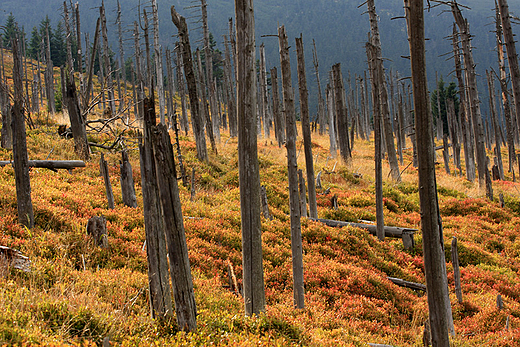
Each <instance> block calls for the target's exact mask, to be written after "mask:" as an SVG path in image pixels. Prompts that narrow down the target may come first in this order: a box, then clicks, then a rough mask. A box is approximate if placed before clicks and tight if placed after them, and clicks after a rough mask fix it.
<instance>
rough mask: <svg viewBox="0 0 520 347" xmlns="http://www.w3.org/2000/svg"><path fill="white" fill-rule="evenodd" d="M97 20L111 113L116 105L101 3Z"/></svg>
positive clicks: (102, 2)
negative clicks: (101, 39) (99, 21)
mask: <svg viewBox="0 0 520 347" xmlns="http://www.w3.org/2000/svg"><path fill="white" fill-rule="evenodd" d="M99 18H101V34H102V36H103V65H104V71H105V75H106V82H107V95H108V104H109V105H110V109H111V110H112V112H115V110H116V103H115V97H114V83H113V82H112V79H113V76H112V66H111V64H110V51H109V46H108V33H107V18H106V16H105V3H104V1H101V7H100V8H99Z"/></svg>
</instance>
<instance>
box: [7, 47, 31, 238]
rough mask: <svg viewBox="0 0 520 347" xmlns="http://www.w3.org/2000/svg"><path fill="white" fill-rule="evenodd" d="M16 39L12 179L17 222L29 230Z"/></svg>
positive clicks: (12, 112)
mask: <svg viewBox="0 0 520 347" xmlns="http://www.w3.org/2000/svg"><path fill="white" fill-rule="evenodd" d="M19 44H20V43H19V41H18V38H14V39H13V40H12V41H11V46H12V49H13V84H14V103H13V106H12V107H11V116H12V124H11V125H12V131H13V159H14V178H15V183H16V201H17V207H18V222H19V223H20V224H22V225H24V226H26V227H27V228H29V229H32V228H33V227H34V213H33V205H32V199H31V179H30V177H29V165H28V161H29V158H28V156H27V142H26V133H25V115H24V107H23V85H22V78H23V72H22V56H21V54H20V49H19Z"/></svg>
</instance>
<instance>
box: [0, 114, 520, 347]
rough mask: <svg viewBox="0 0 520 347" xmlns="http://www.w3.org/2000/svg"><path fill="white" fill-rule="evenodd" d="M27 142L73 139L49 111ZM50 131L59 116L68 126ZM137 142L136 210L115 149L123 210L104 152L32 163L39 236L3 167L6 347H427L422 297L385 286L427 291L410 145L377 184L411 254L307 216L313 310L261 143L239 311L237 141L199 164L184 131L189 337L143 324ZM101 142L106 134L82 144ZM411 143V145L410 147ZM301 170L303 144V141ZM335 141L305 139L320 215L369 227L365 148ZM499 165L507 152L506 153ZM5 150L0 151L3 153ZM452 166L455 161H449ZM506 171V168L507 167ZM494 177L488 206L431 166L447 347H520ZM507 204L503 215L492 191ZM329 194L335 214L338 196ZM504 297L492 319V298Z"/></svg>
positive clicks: (58, 148) (506, 189)
mask: <svg viewBox="0 0 520 347" xmlns="http://www.w3.org/2000/svg"><path fill="white" fill-rule="evenodd" d="M33 118H34V120H35V123H36V127H35V128H34V129H28V137H27V144H28V149H29V157H30V158H31V159H55V160H63V159H77V158H76V157H75V155H74V150H73V141H72V140H66V139H62V138H60V137H59V136H58V135H57V133H56V127H57V126H56V124H57V123H56V121H55V120H53V119H52V118H51V119H50V120H48V119H49V117H48V115H47V114H46V113H45V112H43V113H41V114H40V115H37V116H34V117H33ZM57 122H59V123H62V122H63V118H62V119H60V120H58V121H57ZM134 136H135V134H133V133H132V134H129V135H128V136H127V138H126V139H125V141H126V142H125V143H126V145H127V148H128V150H129V154H130V161H131V164H132V167H133V169H134V171H133V175H134V181H135V183H136V192H137V201H138V207H137V208H129V207H125V206H124V205H123V203H122V198H121V189H120V182H119V160H120V153H119V152H118V151H117V150H116V151H112V152H110V151H104V150H103V151H104V154H105V158H106V159H107V161H108V167H109V174H110V177H111V183H112V187H113V190H114V195H115V200H116V201H115V202H116V208H115V209H113V210H110V209H108V207H107V202H106V197H105V190H104V189H105V188H104V183H103V179H102V178H101V177H100V175H99V166H98V159H99V153H100V151H99V150H97V149H95V148H94V152H93V158H92V160H91V161H90V162H88V163H87V166H86V167H85V168H78V169H75V170H74V171H73V172H72V173H68V172H67V171H65V170H60V171H58V172H52V171H49V170H46V169H31V171H30V176H31V186H32V200H33V205H34V214H35V224H36V225H35V227H34V228H33V229H30V230H29V229H27V228H24V227H21V226H20V225H18V223H17V209H16V206H17V204H16V192H15V183H14V172H13V169H12V167H10V166H6V167H2V168H0V244H1V245H4V246H8V247H11V248H14V249H17V250H19V251H21V252H22V253H23V254H24V255H26V256H28V257H29V258H30V260H31V271H30V272H22V271H20V270H15V269H5V268H4V269H3V270H2V272H1V276H0V341H1V342H2V343H5V344H26V345H32V344H40V345H55V346H61V345H70V344H74V345H99V344H101V343H102V342H103V340H104V339H109V340H110V341H111V342H112V343H114V344H117V345H123V346H135V345H147V346H148V345H154V344H156V345H169V346H186V345H187V346H206V345H233V346H251V345H261V346H262V345H263V346H293V345H304V346H366V345H367V343H380V344H390V345H394V346H418V345H421V344H422V333H423V328H424V322H425V320H426V319H427V302H426V296H425V295H424V294H423V293H421V292H414V291H413V290H411V289H406V288H401V287H398V286H396V285H394V284H393V283H392V282H390V281H389V280H388V279H387V277H388V276H391V277H398V278H402V279H404V280H408V281H413V282H419V283H425V278H424V263H423V259H422V237H421V234H420V208H419V188H418V178H417V170H416V168H414V167H413V165H409V164H410V163H411V161H412V153H411V149H406V150H405V153H404V160H403V165H401V166H400V169H401V170H402V178H403V180H402V182H401V183H396V182H393V181H391V180H390V177H389V168H388V165H387V164H386V162H384V165H383V170H384V171H383V177H384V178H385V183H384V188H383V195H384V206H385V207H384V208H385V210H384V214H385V223H386V224H387V225H393V226H401V227H407V228H415V229H419V230H418V232H417V233H416V234H415V241H416V246H415V248H414V249H413V250H405V249H404V248H403V245H402V243H401V241H400V240H396V239H388V238H387V239H386V240H385V241H384V242H379V241H378V240H377V239H376V238H375V237H374V236H371V235H370V234H368V233H367V232H366V231H364V230H361V229H356V228H353V227H348V228H340V229H338V228H330V227H327V226H325V225H323V224H320V223H317V222H313V221H310V220H308V219H306V218H303V219H302V238H303V252H304V256H303V261H304V271H305V301H306V302H305V304H306V308H305V309H303V310H297V309H295V308H294V307H293V294H292V277H291V276H292V275H291V272H292V270H291V269H292V265H291V240H290V234H291V232H290V221H289V201H288V183H287V166H286V152H285V148H283V147H282V148H280V147H278V145H277V143H276V141H275V139H274V138H269V139H265V138H259V140H258V153H259V162H260V177H261V184H262V185H264V186H265V187H266V191H267V197H268V201H269V208H270V213H271V215H272V216H273V218H272V220H267V219H263V220H262V238H263V255H264V272H265V288H266V296H267V308H266V311H265V313H262V314H261V315H260V316H254V317H245V316H244V310H243V302H242V298H241V297H240V296H239V295H238V296H237V295H236V294H235V293H233V292H232V291H230V290H229V274H228V264H229V263H231V264H232V267H233V270H234V272H235V274H236V275H237V279H238V283H239V284H240V283H241V277H242V263H241V230H240V196H239V188H238V159H237V139H236V138H229V134H228V133H227V132H223V133H222V139H221V142H220V143H219V144H218V155H215V154H214V153H210V159H209V162H208V163H201V162H199V161H198V160H197V159H196V150H195V144H194V142H193V140H192V137H191V133H190V134H189V136H181V138H180V143H181V147H182V148H181V149H182V151H183V156H184V159H185V166H186V171H187V172H188V173H191V170H192V168H194V169H195V186H194V189H195V198H194V200H193V201H192V200H191V188H190V187H184V186H182V184H180V185H179V189H180V198H181V203H182V206H183V215H184V217H185V219H184V225H185V228H186V237H187V243H188V252H189V257H190V262H191V269H192V274H193V277H194V285H195V295H196V302H197V309H198V318H197V319H198V320H197V326H198V328H197V331H196V332H194V333H185V332H182V331H179V329H178V327H177V326H176V323H175V320H172V321H168V322H164V321H163V322H157V321H154V320H152V319H151V318H150V312H149V310H150V309H149V302H148V279H147V261H146V251H145V248H144V247H145V245H144V240H145V230H144V221H143V208H142V194H141V188H140V187H141V177H140V174H139V153H138V150H137V148H136V145H135V143H136V138H135V137H134ZM91 137H92V140H93V141H97V142H99V143H104V142H106V141H108V140H110V138H107V137H103V136H101V135H91ZM409 147H411V146H409ZM297 148H298V163H299V166H300V167H302V168H304V167H305V163H304V153H303V143H302V140H301V139H300V138H299V139H298V141H297ZM328 148H329V146H328V138H326V137H324V136H320V135H319V134H317V133H314V134H313V155H314V159H315V162H314V164H315V170H316V171H315V173H316V174H317V173H318V172H321V181H322V188H321V189H318V196H317V201H318V215H319V217H320V218H329V219H336V220H342V221H354V222H358V221H360V220H362V221H364V222H368V221H374V220H375V201H374V196H375V193H374V189H375V188H374V173H373V170H374V163H373V151H374V144H373V142H368V141H363V140H360V139H356V140H355V145H354V149H353V160H352V162H351V163H349V164H348V165H345V164H344V163H343V162H342V161H341V160H340V159H339V157H332V156H331V154H330V153H329V150H328ZM503 157H504V158H507V155H505V154H504V155H503ZM10 158H11V152H10V151H8V150H5V149H0V160H9V159H10ZM439 158H440V157H439ZM451 169H452V172H453V171H454V168H453V167H452V168H451ZM506 176H507V174H506ZM507 179H508V181H504V182H497V181H495V182H494V191H495V200H494V201H488V200H486V198H485V194H484V192H483V191H481V190H480V189H479V188H478V183H476V182H469V181H467V180H466V179H465V178H464V177H461V176H458V175H456V174H454V173H452V174H450V175H448V174H446V173H445V170H444V167H443V163H440V164H439V165H438V166H437V182H438V191H439V203H440V211H441V216H442V221H443V231H444V243H445V250H446V259H447V269H448V281H449V285H450V298H451V302H452V307H453V316H454V321H455V330H456V336H455V337H453V338H452V344H453V345H454V346H482V345H487V346H514V345H515V343H516V342H515V341H518V340H519V339H520V281H519V280H518V278H519V271H520V262H519V259H520V237H519V236H520V184H518V183H513V182H511V179H512V177H509V176H507ZM499 193H502V194H503V195H504V202H505V206H504V207H503V208H502V207H500V203H499V201H498V195H499ZM334 195H336V196H337V198H338V205H339V206H338V209H337V210H335V209H332V205H331V198H332V196H334ZM98 215H103V216H105V217H106V219H107V229H108V243H109V247H108V248H107V249H102V248H99V247H96V246H95V245H94V244H93V242H92V240H91V239H90V238H89V237H88V236H87V235H86V223H87V221H88V219H89V218H90V217H92V216H98ZM452 237H457V239H458V245H459V259H460V265H461V275H462V292H463V302H462V303H458V302H457V299H456V297H455V294H454V287H453V283H454V282H453V273H452V269H453V266H452V264H451V240H452ZM498 294H500V295H501V297H502V299H503V301H504V308H503V309H502V310H499V309H498V308H497V304H496V298H497V295H498Z"/></svg>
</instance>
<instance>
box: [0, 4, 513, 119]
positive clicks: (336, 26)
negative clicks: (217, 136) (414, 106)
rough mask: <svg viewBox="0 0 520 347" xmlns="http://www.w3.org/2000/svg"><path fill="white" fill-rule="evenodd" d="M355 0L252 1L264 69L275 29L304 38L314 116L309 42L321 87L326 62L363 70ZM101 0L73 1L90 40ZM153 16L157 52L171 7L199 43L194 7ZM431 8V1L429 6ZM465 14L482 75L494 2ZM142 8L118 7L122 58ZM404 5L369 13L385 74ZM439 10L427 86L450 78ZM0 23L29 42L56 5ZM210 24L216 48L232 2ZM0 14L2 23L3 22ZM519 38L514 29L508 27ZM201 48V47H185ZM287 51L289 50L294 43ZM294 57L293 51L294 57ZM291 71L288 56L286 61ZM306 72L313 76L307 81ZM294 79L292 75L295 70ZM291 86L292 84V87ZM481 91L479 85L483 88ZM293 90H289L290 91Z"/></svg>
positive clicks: (401, 28) (361, 18) (401, 50)
mask: <svg viewBox="0 0 520 347" xmlns="http://www.w3.org/2000/svg"><path fill="white" fill-rule="evenodd" d="M362 2H363V1H362V0H332V1H331V0H257V1H255V17H256V35H257V45H260V43H261V42H264V43H265V46H266V54H267V64H268V67H270V66H273V65H278V64H279V56H278V41H277V39H276V38H275V37H270V36H267V37H262V36H263V35H273V34H276V32H277V26H278V25H279V24H280V25H281V24H284V25H285V26H286V28H287V33H288V35H289V38H290V44H293V42H294V41H293V40H294V37H297V36H299V35H300V33H302V34H303V39H304V45H305V50H306V63H307V69H308V74H309V75H308V77H307V79H308V83H309V90H310V96H311V105H312V106H311V107H313V108H311V112H315V105H316V104H317V102H316V95H315V91H316V87H315V84H316V83H315V79H314V75H313V74H312V73H313V67H312V39H314V40H315V41H316V47H317V51H318V57H319V59H320V76H321V78H322V83H325V82H326V79H327V71H328V70H329V69H330V67H331V66H332V64H334V63H337V62H341V64H342V70H343V73H344V75H345V76H348V72H351V74H352V75H354V74H362V73H363V71H364V70H365V68H366V58H365V48H364V44H365V41H366V40H367V33H368V31H369V26H368V16H367V15H366V14H364V12H365V11H366V5H365V6H363V7H361V8H358V6H359V5H360V4H361V3H362ZM100 3H101V1H100V0H83V1H80V2H79V6H80V10H81V19H82V23H81V28H82V31H83V32H89V33H90V34H91V37H92V33H93V31H94V27H95V22H96V19H97V17H98V16H99V10H98V7H99V5H100ZM509 3H510V4H509V5H510V7H511V9H510V10H511V12H512V13H516V14H520V2H518V1H510V2H509ZM158 4H159V11H160V35H161V42H162V45H163V47H170V48H171V47H172V46H173V44H174V42H175V40H176V38H175V35H176V33H177V30H176V29H175V27H174V26H173V24H172V22H171V17H170V6H171V5H175V7H176V9H177V10H178V11H179V12H180V13H181V14H182V15H184V16H185V17H187V18H188V19H189V27H190V33H191V35H192V40H193V42H195V40H198V38H199V37H200V36H201V32H202V30H201V28H200V27H201V24H200V22H199V19H200V8H199V7H194V6H195V5H198V4H199V2H198V1H181V0H170V1H164V0H158ZM432 4H433V2H432ZM468 5H469V6H471V7H472V8H471V10H465V11H464V13H465V16H466V17H467V18H468V21H469V23H470V28H471V31H472V34H473V35H474V37H475V38H474V41H473V45H474V47H475V49H474V55H475V62H476V64H477V71H478V72H479V73H480V75H484V70H485V69H489V68H490V67H495V66H496V53H495V51H494V46H495V38H494V33H493V30H494V25H493V16H494V12H493V11H492V8H493V6H494V3H493V1H489V0H472V1H468ZM105 6H106V8H107V17H108V22H109V23H108V26H109V37H110V40H111V42H113V50H114V51H115V52H117V51H118V49H117V46H116V42H117V41H116V40H117V27H116V26H115V18H116V8H117V1H116V0H106V1H105ZM143 6H148V9H149V3H147V2H145V1H139V0H125V1H121V7H122V12H123V16H122V20H123V26H124V28H125V29H126V30H125V33H124V35H125V45H126V47H125V56H126V57H127V58H128V57H131V55H132V53H133V40H132V36H131V31H130V29H131V28H133V23H134V21H135V20H138V16H137V13H138V11H139V9H141V12H142V9H143ZM402 7H403V2H402V1H401V0H384V1H382V0H379V1H376V8H377V11H378V14H379V16H380V29H381V40H382V42H383V55H384V56H385V57H386V58H387V59H388V61H387V62H386V63H385V66H386V68H387V69H388V70H390V69H392V70H393V71H399V72H400V73H401V75H403V76H408V74H409V62H408V60H407V59H405V58H403V57H402V56H407V55H408V42H407V36H406V28H405V22H404V19H401V18H396V19H392V18H395V17H401V16H402V15H403V13H404V10H403V8H402ZM443 10H447V8H446V7H436V8H433V9H431V10H429V11H427V13H426V15H425V18H426V36H427V37H428V38H429V41H428V43H427V57H428V72H429V79H430V85H431V86H432V87H433V86H434V80H435V72H438V73H439V75H441V76H443V77H444V80H447V81H449V80H451V78H452V77H451V76H448V75H449V74H450V72H451V71H452V70H453V63H452V61H451V60H447V58H449V55H447V56H443V54H445V53H448V52H450V51H451V46H450V43H449V42H448V41H447V40H446V37H447V36H448V35H451V31H452V22H453V17H452V15H451V13H449V12H447V13H442V12H443ZM0 11H1V12H0V14H1V15H0V23H2V24H3V23H5V21H6V19H7V17H8V15H9V13H11V12H12V13H13V15H14V16H15V18H16V20H17V22H18V23H19V24H20V26H23V27H24V29H25V32H26V33H27V34H26V36H27V38H28V39H29V38H30V33H31V31H32V29H33V27H35V26H36V27H38V26H39V24H40V22H41V21H42V20H43V19H44V18H45V16H46V15H48V16H49V19H50V20H51V25H52V26H53V28H55V27H56V26H57V23H58V22H59V21H61V20H62V13H63V2H61V1H58V0H46V1H44V0H24V1H18V0H16V1H0ZM208 13H209V26H210V31H211V32H212V33H213V36H214V38H215V40H216V41H217V43H218V45H219V46H220V47H222V43H221V42H222V35H224V34H227V32H228V19H229V18H230V17H233V16H234V2H233V1H232V0H208ZM2 16H3V18H2ZM513 30H514V31H515V32H516V33H518V32H519V31H520V26H514V27H513ZM196 45H201V42H200V41H197V44H192V46H194V47H195V46H196ZM293 45H294V44H293ZM293 53H294V52H293ZM291 58H292V62H293V65H294V67H295V66H296V59H295V56H293V57H291ZM311 74H312V75H311ZM293 75H294V76H295V75H296V73H295V70H294V73H293ZM294 85H295V84H294ZM482 85H483V84H482ZM295 86H296V85H295ZM480 89H481V90H480V94H481V95H482V96H483V97H482V101H483V103H485V97H484V95H486V94H487V93H485V90H484V87H483V86H482V87H481V88H480Z"/></svg>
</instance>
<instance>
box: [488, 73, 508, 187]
mask: <svg viewBox="0 0 520 347" xmlns="http://www.w3.org/2000/svg"><path fill="white" fill-rule="evenodd" d="M486 75H487V80H488V89H489V110H490V113H491V121H492V122H493V128H494V129H495V156H496V158H497V159H498V172H499V176H500V179H501V180H502V181H503V180H504V166H503V164H502V152H501V150H500V143H501V142H502V140H501V138H500V128H499V125H498V120H497V114H496V112H497V110H496V107H495V83H494V81H493V74H492V73H491V72H489V71H487V70H486Z"/></svg>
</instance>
